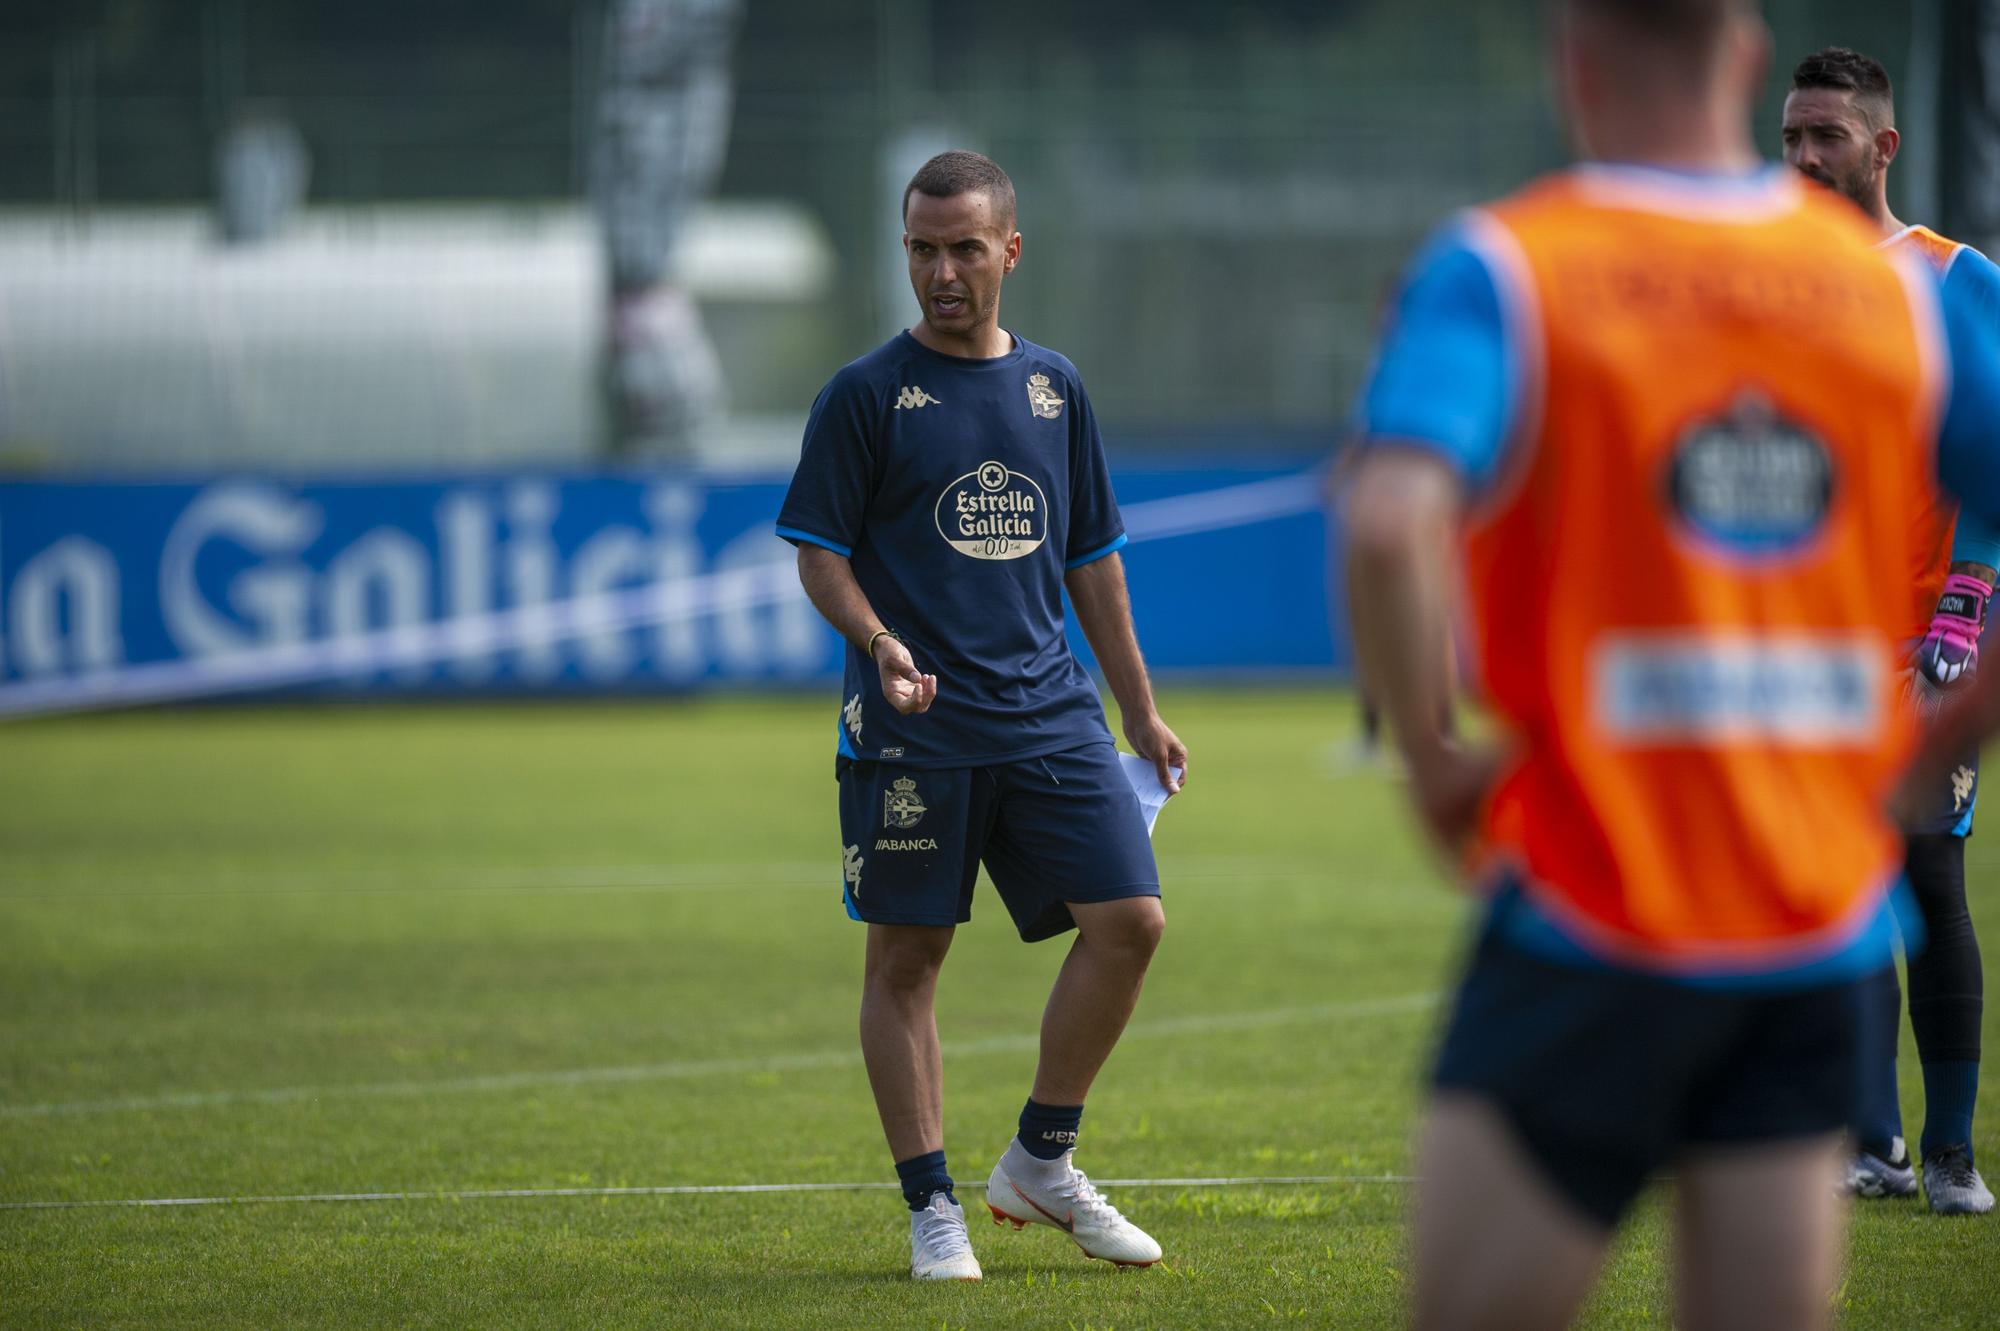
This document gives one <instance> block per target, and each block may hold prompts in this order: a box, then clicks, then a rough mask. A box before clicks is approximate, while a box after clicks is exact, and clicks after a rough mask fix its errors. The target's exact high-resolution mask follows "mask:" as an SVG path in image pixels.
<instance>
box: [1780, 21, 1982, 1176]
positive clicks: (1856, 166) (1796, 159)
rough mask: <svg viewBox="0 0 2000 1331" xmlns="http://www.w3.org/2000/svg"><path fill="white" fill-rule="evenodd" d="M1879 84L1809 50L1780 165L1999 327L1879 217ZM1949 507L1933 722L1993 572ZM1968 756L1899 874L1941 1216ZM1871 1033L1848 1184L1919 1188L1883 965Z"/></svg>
mask: <svg viewBox="0 0 2000 1331" xmlns="http://www.w3.org/2000/svg"><path fill="white" fill-rule="evenodd" d="M1901 143H1902V140H1901V137H1900V136H1899V135H1898V134H1897V132H1896V106H1895V101H1894V98H1893V95H1892V92H1891V89H1890V87H1889V75H1888V73H1887V72H1886V71H1884V70H1883V68H1882V66H1881V65H1880V64H1879V63H1877V62H1876V61H1874V60H1871V59H1870V58H1869V57H1867V56H1865V55H1861V54H1858V53H1857V52H1854V51H1848V50H1844V49H1842V48H1840V47H1828V48H1827V49H1825V50H1823V51H1815V52H1814V53H1813V54H1811V55H1809V56H1807V57H1806V58H1805V59H1804V60H1802V61H1800V62H1799V65H1798V68H1797V69H1795V70H1794V71H1793V72H1792V91H1791V93H1790V95H1789V96H1787V97H1786V99H1785V120H1784V144H1785V160H1786V161H1787V162H1788V163H1790V164H1791V165H1792V166H1794V167H1796V168H1798V170H1800V171H1801V172H1803V173H1804V174H1805V175H1807V176H1809V177H1811V178H1812V179H1813V180H1816V181H1818V182H1819V183H1820V184H1822V185H1824V186H1826V187H1827V188H1828V189H1831V190H1835V191H1837V192H1838V193H1840V194H1842V195H1844V196H1846V197H1847V198H1848V199H1849V200H1851V201H1852V202H1853V203H1854V204H1855V206H1857V207H1858V208H1860V209H1861V211H1862V213H1863V214H1864V215H1866V217H1867V218H1868V221H1869V222H1870V224H1871V225H1872V226H1873V227H1874V228H1875V230H1876V232H1877V233H1878V234H1879V235H1880V236H1881V238H1882V239H1881V245H1882V247H1883V248H1885V249H1901V250H1907V251H1909V252H1911V253H1914V254H1916V255H1918V256H1920V257H1922V259H1923V260H1924V261H1925V262H1926V263H1927V264H1928V265H1929V267H1930V268H1931V269H1932V271H1933V272H1935V273H1936V274H1937V277H1938V280H1939V282H1940V283H1942V284H1943V286H1944V287H1945V288H1946V289H1947V290H1948V291H1950V292H1951V293H1952V297H1953V299H1955V300H1960V301H1963V302H1966V303H1967V304H1969V305H1970V306H1972V307H1974V308H1976V309H1978V310H1980V311H1982V314H1983V317H1984V318H1985V319H1986V321H1987V323H1988V325H1989V326H1990V327H1994V328H2000V268H1995V267H1994V265H1993V263H1992V261H1991V260H1989V259H1988V258H1987V257H1986V256H1985V255H1983V254H1981V253H1980V252H1979V251H1978V250H1975V249H1973V248H1972V247H1971V246H1970V245H1960V244H1958V243H1957V242H1955V241H1950V240H1946V239H1945V238H1944V237H1943V236H1940V235H1939V234H1938V233H1937V232H1935V231H1932V230H1930V229H1928V228H1926V227H1921V226H1905V225H1903V224H1902V223H1901V222H1900V221H1898V220H1897V219H1896V217H1895V215H1894V214H1893V213H1891V212H1890V211H1889V194H1888V187H1889V164H1890V163H1891V162H1893V161H1894V160H1895V158H1896V150H1897V149H1898V148H1899V147H1900V146H1901ZM1957 517H1958V514H1957V507H1956V505H1953V504H1951V503H1948V502H1946V501H1945V500H1944V499H1942V498H1941V497H1936V496H1933V497H1930V498H1928V499H1926V501H1925V502H1924V503H1923V504H1922V506H1921V507H1920V508H1919V509H1918V510H1917V513H1916V517H1915V521H1916V537H1915V541H1916V547H1915V554H1916V556H1917V559H1916V562H1915V563H1913V564H1911V565H1910V566H1909V568H1908V570H1907V578H1908V585H1909V586H1910V587H1911V589H1912V593H1913V599H1912V600H1911V602H1910V604H1909V611H1908V618H1907V620H1906V621H1905V626H1904V633H1905V636H1906V639H1907V641H1908V642H1909V643H1910V645H1911V647H1910V655H1909V674H1908V679H1909V683H1910V691H1911V696H1912V699H1913V700H1914V701H1915V702H1916V703H1917V705H1918V706H1919V707H1920V708H1922V709H1924V710H1927V711H1930V712H1935V711H1936V710H1937V704H1938V703H1939V701H1940V700H1941V699H1942V697H1943V695H1944V694H1946V693H1948V692H1949V691H1951V690H1953V689H1959V688H1963V687H1964V686H1965V685H1966V684H1968V683H1970V682H1971V679H1972V675H1973V671H1974V669H1975V668H1976V666H1977V665H1978V661H1979V638H1980V633H1981V630H1982V629H1983V628H1984V627H1985V623H1986V605H1987V602H1988V600H1989V599H1990V598H1991V596H1992V594H1993V570H1994V568H1995V566H1997V565H2000V534H1996V533H1995V532H1994V531H1993V530H1992V529H1991V528H1989V527H1987V526H1985V525H1984V524H1983V523H1980V522H1979V521H1978V520H1977V519H1976V518H1972V517H1968V518H1966V519H1965V520H1963V521H1956V519H1957ZM1978 783H1979V748H1978V746H1977V745H1968V746H1967V747H1966V748H1965V750H1964V752H1963V753H1962V754H1961V755H1960V761H1959V762H1957V763H1956V764H1954V765H1953V767H1952V769H1951V771H1950V772H1948V773H1946V774H1945V777H1944V779H1943V780H1941V781H1939V782H1938V783H1937V784H1936V786H1935V788H1934V789H1932V790H1931V791H1929V792H1928V798H1927V799H1926V800H1925V801H1924V802H1923V803H1922V804H1921V805H1920V806H1919V807H1917V808H1916V809H1914V810H1913V811H1912V814H1913V816H1912V817H1911V818H1910V819H1908V820H1906V821H1905V824H1904V827H1903V831H1904V834H1905V837H1906V842H1905V847H1906V849H1905V854H1904V871H1905V873H1906V874H1907V876H1908V878H1909V883H1910V888H1911V890H1912V892H1913V893H1914V895H1915V897H1916V901H1917V905H1918V908H1919V910H1920V911H1921V913H1922V916H1923V923H1924V931H1923V932H1924V937H1923V939H1922V940H1920V944H1919V945H1917V946H1913V947H1911V948H1910V957H1909V966H1910V1024H1911V1026H1912V1027H1914V1028H1915V1030H1916V1036H1917V1054H1918V1057H1919V1058H1920V1059H1921V1060H1922V1062H1923V1071H1924V1129H1923V1137H1922V1139H1921V1142H1920V1143H1919V1150H1920V1152H1921V1154H1922V1158H1923V1186H1924V1196H1925V1198H1926V1199H1927V1200H1928V1201H1929V1203H1930V1206H1931V1209H1932V1210H1934V1211H1938V1212H1941V1213H1944V1214H1957V1215H1982V1214H1985V1213H1987V1212H1990V1211H1991V1210H1992V1209H1993V1193H1992V1190H1991V1189H1989V1188H1988V1187H1987V1186H1986V1182H1985V1180H1984V1179H1982V1178H1980V1177H1979V1171H1978V1169H1977V1168H1975V1167H1974V1164H1973V1153H1972V1109H1973V1102H1974V1100H1975V1099H1976V1098H1977V1096H1978V1093H1979V1043H1980V1042H1979V1023H1980V1017H1981V1014H1982V1009H1983V1007H1984V989H1985V985H1984V979H1983V976H1982V974H1981V970H1980V959H1979V940H1978V938H1977V937H1975V936H1974V934H1973V930H1972V915H1971V913H1970V911H1968V909H1967V908H1966V902H1965V838H1966V837H1968V836H1970V835H1971V833H1972V810H1973V803H1974V801H1975V800H1976V799H1977V798H1978V793H1979V784H1978ZM1871 988H1872V991H1873V992H1872V995H1871V997H1870V999H1869V1011H1868V1013H1867V1021H1868V1022H1869V1037H1870V1041H1871V1044H1872V1045H1873V1052H1872V1053H1871V1054H1870V1055H1869V1056H1868V1064H1867V1066H1865V1067H1864V1069H1863V1074H1864V1077H1865V1081H1864V1086H1863V1091H1862V1104H1861V1112H1860V1116H1859V1117H1858V1118H1857V1120H1856V1123H1855V1129H1856V1133H1855V1135H1856V1137H1857V1139H1858V1141H1857V1146H1856V1151H1855V1155H1854V1162H1853V1165H1852V1168H1851V1169H1850V1171H1849V1177H1848V1181H1849V1186H1850V1187H1852V1188H1853V1190H1854V1192H1855V1193H1856V1194H1857V1195H1858V1196H1863V1197H1901V1196H1907V1195H1909V1194H1910V1193H1913V1192H1915V1191H1916V1190H1917V1177H1916V1170H1915V1169H1914V1168H1913V1166H1912V1165H1911V1162H1910V1157H1909V1152H1908V1151H1907V1149H1906V1148H1905V1147H1904V1145H1903V1118H1902V1111H1901V1107H1900V1105H1899V1103H1898V1099H1897V1086H1896V1045H1897V1040H1898V1033H1899V1031H1900V1029H1901V1025H1902V1006H1903V995H1902V990H1901V989H1900V987H1899V986H1898V985H1897V983H1896V968H1895V966H1894V965H1893V964H1892V965H1889V966H1885V967H1884V968H1883V969H1882V972H1881V974H1880V975H1878V976H1877V977H1876V978H1875V980H1874V981H1873V982H1872V984H1871Z"/></svg>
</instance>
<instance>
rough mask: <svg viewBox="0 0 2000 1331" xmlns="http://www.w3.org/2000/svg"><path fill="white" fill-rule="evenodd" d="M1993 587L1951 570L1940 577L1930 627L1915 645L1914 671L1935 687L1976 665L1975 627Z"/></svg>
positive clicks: (1982, 618) (1963, 675)
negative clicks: (1941, 587)
mask: <svg viewBox="0 0 2000 1331" xmlns="http://www.w3.org/2000/svg"><path fill="white" fill-rule="evenodd" d="M1992 595H1993V589H1992V588H1991V587H1988V586H1987V585H1986V584H1985V583H1983V582H1981V581H1980V580H1979V579H1977V578H1973V577H1967V576H1966V575H1965V574H1963V573H1954V574H1952V575H1951V576H1950V577H1948V578H1946V579H1945V580H1944V594H1943V595H1942V596H1940V597H1938V603H1937V614H1936V615H1935V616H1933V617H1932V619H1931V629H1930V632H1929V633H1926V634H1925V635H1924V640H1923V642H1922V643H1921V644H1919V645H1918V647H1917V660H1916V667H1917V670H1918V671H1919V672H1920V673H1921V674H1922V675H1923V677H1924V678H1925V679H1926V680H1928V681H1929V682H1930V684H1931V685H1932V686H1933V687H1935V688H1940V689H1947V688H1950V687H1951V686H1952V685H1954V684H1957V683H1959V682H1960V681H1962V680H1965V679H1967V678H1969V677H1970V676H1971V674H1972V670H1973V667H1974V666H1976V665H1978V664H1979V629H1980V626H1981V625H1983V624H1985V622H1986V602H1987V600H1988V598H1990V597H1991V596H1992Z"/></svg>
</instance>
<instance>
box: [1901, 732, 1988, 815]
mask: <svg viewBox="0 0 2000 1331" xmlns="http://www.w3.org/2000/svg"><path fill="white" fill-rule="evenodd" d="M1978 799H1979V751H1978V750H1977V749H1973V750H1971V751H1969V752H1967V753H1966V754H1965V755H1964V758H1963V760H1962V761H1961V762H1960V763H1959V764H1958V766H1956V767H1954V768H1953V769H1952V770H1951V771H1950V772H1948V773H1946V774H1945V776H1944V779H1943V780H1941V781H1939V782H1938V784H1937V788H1936V789H1935V790H1931V791H1929V792H1927V793H1926V795H1925V797H1924V802H1923V808H1922V809H1921V810H1920V811H1919V812H1918V813H1917V816H1916V817H1915V818H1914V819H1913V820H1912V821H1911V823H1910V825H1909V826H1908V827H1905V828H1904V829H1903V830H1904V831H1905V832H1908V833H1910V834H1911V835H1912V836H1925V835H1937V834H1940V833H1944V832H1949V833H1951V834H1952V835H1953V836H1971V835H1972V806H1973V804H1974V803H1975V802H1977V800H1978Z"/></svg>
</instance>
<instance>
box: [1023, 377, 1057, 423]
mask: <svg viewBox="0 0 2000 1331" xmlns="http://www.w3.org/2000/svg"><path fill="white" fill-rule="evenodd" d="M1062 409H1063V400H1062V399H1061V398H1059V397H1057V396H1056V390H1055V389H1053V388H1051V387H1049V377H1048V376H1047V375H1046V374H1031V375H1029V376H1028V410H1030V411H1032V412H1034V413H1035V414H1036V415H1037V416H1040V417H1041V418H1042V419H1043V420H1050V421H1052V420H1054V419H1055V418H1056V417H1058V416H1060V415H1062Z"/></svg>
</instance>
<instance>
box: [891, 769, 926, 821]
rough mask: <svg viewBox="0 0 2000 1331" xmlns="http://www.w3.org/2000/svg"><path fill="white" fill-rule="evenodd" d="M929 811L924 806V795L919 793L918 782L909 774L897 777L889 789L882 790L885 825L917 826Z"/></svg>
mask: <svg viewBox="0 0 2000 1331" xmlns="http://www.w3.org/2000/svg"><path fill="white" fill-rule="evenodd" d="M929 812H930V810H929V809H927V808H925V807H924V801H923V797H922V796H921V795H919V794H917V783H916V782H915V781H914V780H912V779H911V778H909V777H907V776H900V777H897V778H896V780H895V781H894V782H893V783H891V785H890V787H889V789H887V790H885V791H883V792H882V826H884V827H915V826H916V825H917V824H918V823H920V822H922V821H923V820H924V815H925V814H927V813H929Z"/></svg>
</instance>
